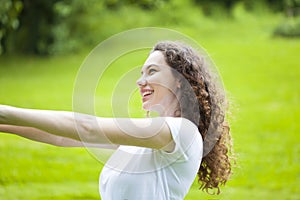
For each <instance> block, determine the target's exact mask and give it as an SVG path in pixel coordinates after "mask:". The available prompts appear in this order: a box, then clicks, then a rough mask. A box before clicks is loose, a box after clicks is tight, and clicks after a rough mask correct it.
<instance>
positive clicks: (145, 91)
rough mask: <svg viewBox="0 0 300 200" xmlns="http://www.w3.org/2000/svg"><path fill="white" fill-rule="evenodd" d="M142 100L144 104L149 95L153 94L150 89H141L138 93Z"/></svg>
mask: <svg viewBox="0 0 300 200" xmlns="http://www.w3.org/2000/svg"><path fill="white" fill-rule="evenodd" d="M140 93H141V96H142V97H143V98H142V101H143V102H145V101H147V100H149V98H150V97H151V95H152V94H153V93H154V90H151V89H141V91H140Z"/></svg>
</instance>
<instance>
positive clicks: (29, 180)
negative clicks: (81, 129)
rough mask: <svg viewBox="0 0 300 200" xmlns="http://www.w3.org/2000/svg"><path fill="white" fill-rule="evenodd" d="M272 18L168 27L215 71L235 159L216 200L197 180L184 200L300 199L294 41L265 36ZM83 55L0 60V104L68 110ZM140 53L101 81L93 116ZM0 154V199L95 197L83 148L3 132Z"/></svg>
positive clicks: (133, 104)
mask: <svg viewBox="0 0 300 200" xmlns="http://www.w3.org/2000/svg"><path fill="white" fill-rule="evenodd" d="M279 18H280V17H278V16H267V17H265V18H259V16H258V17H250V16H248V17H247V18H246V19H245V18H240V19H239V20H226V19H223V20H222V19H217V20H215V21H212V20H206V21H205V22H204V24H203V26H202V27H194V28H191V27H189V26H180V27H175V26H174V27H172V26H170V27H169V28H174V29H176V30H178V31H180V32H182V33H184V34H186V35H189V36H190V37H192V38H194V39H195V40H196V41H197V42H198V43H199V44H201V45H202V46H203V47H204V48H206V50H207V51H208V52H209V53H210V56H211V57H212V59H213V60H214V62H215V64H216V65H217V66H218V70H219V72H220V74H221V76H222V79H223V82H224V85H225V88H226V91H227V94H228V97H229V99H230V101H231V107H230V111H231V114H230V116H229V117H230V122H231V127H232V128H231V130H232V136H233V138H234V149H235V152H236V156H237V163H236V166H235V168H234V169H233V176H232V177H231V180H230V181H228V184H227V185H226V187H224V188H222V193H221V195H219V196H211V195H207V194H205V193H204V192H201V191H198V190H197V188H198V187H199V186H198V185H197V183H196V182H195V184H194V185H193V186H192V189H191V190H190V192H189V193H188V195H187V197H186V200H192V199H230V200H231V199H280V200H281V199H300V189H299V183H300V158H299V155H300V146H299V142H300V136H299V135H298V134H299V132H300V125H299V121H300V108H299V103H300V79H299V77H300V64H299V52H300V40H299V39H281V38H274V37H272V35H271V32H272V29H273V28H274V27H275V25H276V23H277V21H278V19H279ZM87 53H88V51H85V50H83V51H82V52H81V53H78V54H73V55H67V56H56V57H44V58H37V57H29V56H28V57H26V56H24V57H23V56H18V57H17V56H15V57H8V56H7V57H0V103H1V104H9V105H14V106H20V107H30V108H38V109H63V110H72V93H73V84H74V81H75V79H76V73H77V72H78V70H79V67H80V65H81V63H82V62H83V60H84V58H85V56H86V55H87ZM138 55H140V57H139V58H136V59H134V57H135V56H136V54H133V55H127V56H128V57H126V55H125V56H124V58H120V61H118V62H116V63H113V66H115V67H112V68H111V71H109V70H108V71H107V74H108V75H107V76H106V77H107V78H103V79H101V84H99V87H98V88H97V90H96V93H95V100H96V103H95V107H96V108H97V114H99V115H102V116H111V115H112V113H111V105H110V99H111V95H112V92H111V91H112V90H113V89H114V87H115V85H114V84H115V83H116V82H117V81H118V80H119V79H120V76H122V73H125V72H126V70H127V71H128V69H127V68H126V70H124V69H123V70H122V65H120V63H122V62H123V63H126V64H124V66H125V65H126V66H130V65H131V64H130V62H132V65H131V66H136V65H135V64H136V63H142V60H143V59H145V58H146V52H140V53H138ZM122 59H123V60H122ZM121 61H122V62H121ZM128 63H129V64H128ZM116 65H117V66H119V67H120V68H119V69H118V68H117V67H116ZM137 76H138V74H134V75H133V77H137ZM132 82H133V84H134V83H135V80H132ZM119 95H120V96H119V97H122V95H124V97H127V96H128V94H126V93H125V92H124V94H122V93H120V94H119ZM126 95H127V96H126ZM126 100H127V99H126ZM118 102H120V103H121V104H122V103H123V104H122V105H126V104H129V105H130V112H132V115H133V116H140V117H142V116H143V115H144V113H143V111H141V109H140V108H139V106H140V102H139V101H138V96H137V95H136V93H133V94H132V100H131V101H130V102H129V103H128V102H122V98H119V99H118ZM0 151H1V154H0V163H1V164H0V199H5V200H15V199H16V200H17V199H22V200H35V199H39V200H40V199H41V200H46V199H64V200H67V199H70V200H71V199H72V200H73V199H99V194H98V176H99V173H100V171H101V168H102V166H103V164H102V163H101V162H99V161H98V159H96V158H95V156H93V154H92V153H89V152H90V151H87V150H86V149H77V148H62V147H53V146H50V145H46V144H39V143H36V142H32V141H29V140H26V139H23V138H19V137H17V136H14V135H9V134H4V133H3V134H2V133H1V134H0Z"/></svg>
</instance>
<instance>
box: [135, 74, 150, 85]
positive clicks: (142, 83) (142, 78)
mask: <svg viewBox="0 0 300 200" xmlns="http://www.w3.org/2000/svg"><path fill="white" fill-rule="evenodd" d="M146 83H147V81H146V79H145V78H144V77H143V76H141V77H140V78H139V79H138V80H137V81H136V84H137V85H138V86H139V87H141V86H145V85H146Z"/></svg>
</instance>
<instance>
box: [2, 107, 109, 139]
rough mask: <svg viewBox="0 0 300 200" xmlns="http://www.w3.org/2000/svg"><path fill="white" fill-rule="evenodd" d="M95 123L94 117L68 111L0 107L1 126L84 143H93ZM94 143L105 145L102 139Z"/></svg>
mask: <svg viewBox="0 0 300 200" xmlns="http://www.w3.org/2000/svg"><path fill="white" fill-rule="evenodd" d="M93 122H94V123H96V120H94V117H93V116H89V115H84V114H78V113H73V112H67V111H51V110H34V109H23V108H15V107H10V106H1V107H0V124H8V125H14V126H25V127H33V128H36V129H39V130H42V131H45V132H48V133H51V134H54V135H57V136H62V137H67V138H71V139H75V140H81V139H82V140H83V141H84V142H91V138H90V130H89V127H90V126H94V127H95V124H93ZM96 127H97V126H96ZM93 130H95V129H93ZM78 133H80V136H79V134H78ZM98 139H99V138H98ZM92 142H95V143H105V141H101V137H100V139H99V140H98V141H92Z"/></svg>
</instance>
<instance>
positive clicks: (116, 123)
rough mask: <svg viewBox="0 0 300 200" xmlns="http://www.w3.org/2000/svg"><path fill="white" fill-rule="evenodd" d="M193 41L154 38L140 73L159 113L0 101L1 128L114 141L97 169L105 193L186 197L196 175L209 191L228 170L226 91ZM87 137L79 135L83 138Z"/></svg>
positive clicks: (148, 102)
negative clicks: (138, 115)
mask: <svg viewBox="0 0 300 200" xmlns="http://www.w3.org/2000/svg"><path fill="white" fill-rule="evenodd" d="M213 77H214V76H213V73H211V72H210V71H209V68H208V67H207V65H206V63H205V61H204V59H203V58H202V57H201V56H200V55H199V54H198V52H196V51H195V50H194V49H192V48H191V47H189V46H187V45H184V44H181V43H178V42H170V41H164V42H159V43H157V44H156V45H155V46H154V48H153V50H152V51H151V53H150V55H149V57H148V58H147V60H146V61H145V63H144V65H143V67H142V69H141V77H140V79H138V80H137V85H138V87H139V90H140V93H141V96H142V102H143V104H142V105H143V109H145V110H147V111H156V112H158V113H159V115H160V116H159V117H154V118H145V119H126V118H123V119H121V118H119V119H116V118H114V119H113V118H101V117H95V116H90V115H85V114H79V113H72V112H65V111H47V110H31V109H22V108H16V107H10V106H4V105H2V106H0V131H2V132H8V133H15V134H18V135H20V136H23V137H26V138H29V139H32V140H36V141H40V142H44V143H49V144H53V145H57V146H90V147H99V148H116V149H117V150H116V151H115V153H114V154H113V155H112V156H111V158H110V159H109V160H108V161H107V163H106V164H105V166H104V168H103V170H102V172H101V176H100V182H99V184H100V193H101V197H102V199H104V200H108V199H184V196H185V195H186V194H187V193H188V190H189V188H190V186H191V185H192V183H193V181H194V179H195V177H196V175H197V174H198V177H199V183H200V184H201V186H200V188H201V189H203V190H206V191H207V192H209V190H210V189H217V193H219V191H220V190H219V186H220V185H222V184H225V183H226V181H227V180H228V178H229V175H230V173H231V164H230V160H229V157H228V153H229V152H230V148H231V144H230V142H231V137H230V134H229V127H228V125H226V123H225V119H224V118H225V111H224V107H223V106H222V105H223V104H224V102H225V99H224V95H222V92H221V90H220V89H219V88H218V87H217V84H216V82H215V80H214V78H213ZM81 141H84V142H81Z"/></svg>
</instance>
